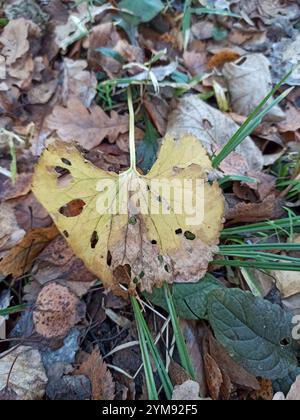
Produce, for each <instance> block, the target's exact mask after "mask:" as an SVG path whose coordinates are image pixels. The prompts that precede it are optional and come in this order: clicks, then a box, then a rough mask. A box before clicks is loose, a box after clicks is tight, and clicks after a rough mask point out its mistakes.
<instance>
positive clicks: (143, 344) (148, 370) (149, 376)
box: [131, 298, 159, 401]
mask: <svg viewBox="0 0 300 420" xmlns="http://www.w3.org/2000/svg"><path fill="white" fill-rule="evenodd" d="M131 302H132V307H133V311H134V315H135V320H136V325H137V330H138V335H139V341H140V349H141V353H142V360H143V364H144V372H145V378H146V387H147V392H148V397H149V400H150V401H158V399H159V398H158V394H157V390H156V386H155V380H154V376H153V371H152V366H151V360H150V355H149V352H148V349H147V340H146V337H145V334H144V329H143V326H142V323H141V319H140V318H141V316H142V315H141V310H140V307H139V305H138V303H137V301H136V299H133V298H132V299H131Z"/></svg>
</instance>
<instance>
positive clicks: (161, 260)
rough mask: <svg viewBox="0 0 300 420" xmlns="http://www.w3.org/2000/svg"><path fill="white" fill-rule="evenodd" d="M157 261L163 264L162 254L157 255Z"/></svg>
mask: <svg viewBox="0 0 300 420" xmlns="http://www.w3.org/2000/svg"><path fill="white" fill-rule="evenodd" d="M157 258H158V261H159V262H160V263H161V264H163V262H164V257H163V256H162V255H158V257H157Z"/></svg>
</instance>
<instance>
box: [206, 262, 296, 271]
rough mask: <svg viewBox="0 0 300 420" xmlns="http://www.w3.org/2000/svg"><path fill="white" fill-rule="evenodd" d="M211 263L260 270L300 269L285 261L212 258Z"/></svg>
mask: <svg viewBox="0 0 300 420" xmlns="http://www.w3.org/2000/svg"><path fill="white" fill-rule="evenodd" d="M213 264H216V265H220V266H222V267H251V268H260V269H262V270H273V271H276V270H279V271H300V265H299V266H298V265H290V264H286V263H278V262H268V261H266V262H265V261H257V260H252V261H244V260H214V262H213Z"/></svg>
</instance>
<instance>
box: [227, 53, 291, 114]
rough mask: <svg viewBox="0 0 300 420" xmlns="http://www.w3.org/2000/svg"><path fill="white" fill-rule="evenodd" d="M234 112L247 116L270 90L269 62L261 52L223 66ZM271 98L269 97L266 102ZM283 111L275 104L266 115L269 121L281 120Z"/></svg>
mask: <svg viewBox="0 0 300 420" xmlns="http://www.w3.org/2000/svg"><path fill="white" fill-rule="evenodd" d="M223 74H224V76H225V78H226V81H227V84H228V88H229V92H230V96H231V103H232V108H233V110H234V112H236V113H238V114H240V115H245V116H248V115H250V113H251V112H252V111H254V109H255V108H256V107H257V106H258V105H259V104H260V103H261V101H262V100H263V99H264V98H265V97H266V96H267V95H268V94H269V92H270V91H271V90H272V87H273V84H272V77H271V73H270V63H269V61H268V59H267V58H266V57H265V56H264V55H263V54H251V55H247V56H245V57H242V58H240V59H239V60H238V61H236V62H234V63H227V64H225V66H224V69H223ZM272 100H273V98H270V100H269V102H268V104H269V103H270V102H271V101H272ZM266 106H267V105H266ZM284 117H285V114H284V112H283V111H282V110H281V108H280V107H279V106H278V105H277V106H275V107H273V108H272V109H271V111H270V112H269V113H268V115H267V116H266V119H268V120H270V121H282V120H283V119H284Z"/></svg>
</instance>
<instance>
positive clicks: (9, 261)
mask: <svg viewBox="0 0 300 420" xmlns="http://www.w3.org/2000/svg"><path fill="white" fill-rule="evenodd" d="M57 235H58V230H57V228H56V227H55V226H51V227H47V228H39V229H33V230H32V231H30V232H29V233H27V234H26V235H25V236H24V238H23V239H22V240H21V241H20V242H19V243H18V244H17V245H15V246H14V247H13V248H11V250H10V251H9V252H8V253H7V254H5V255H4V257H3V258H2V259H1V260H0V273H1V274H2V275H4V276H8V275H10V274H11V275H12V276H13V277H14V278H18V277H20V276H22V275H23V274H24V273H26V271H28V269H29V268H30V267H31V265H32V262H33V261H34V259H35V258H36V257H37V256H38V255H39V253H40V252H41V251H42V250H43V249H44V248H45V247H46V246H47V244H48V243H49V242H50V241H52V240H53V239H54V238H55V237H56V236H57Z"/></svg>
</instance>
